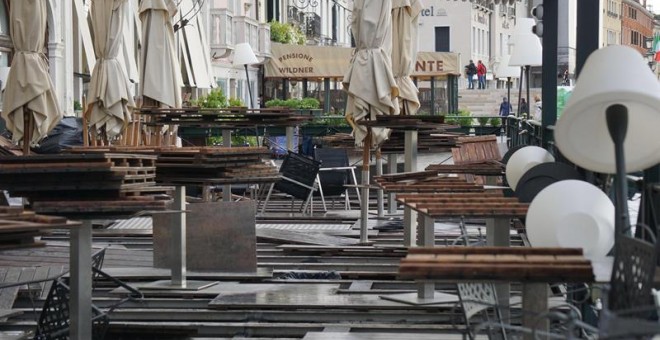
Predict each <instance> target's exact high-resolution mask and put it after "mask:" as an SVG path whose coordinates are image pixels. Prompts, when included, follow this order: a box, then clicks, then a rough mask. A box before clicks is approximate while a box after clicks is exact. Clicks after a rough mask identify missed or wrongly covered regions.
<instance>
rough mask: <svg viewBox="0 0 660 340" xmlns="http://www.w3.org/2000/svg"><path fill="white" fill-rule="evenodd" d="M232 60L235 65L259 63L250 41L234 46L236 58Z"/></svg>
mask: <svg viewBox="0 0 660 340" xmlns="http://www.w3.org/2000/svg"><path fill="white" fill-rule="evenodd" d="M232 62H233V64H234V65H251V64H258V63H259V60H258V59H257V56H256V55H254V51H252V47H251V46H250V44H249V43H240V44H236V46H234V59H233V61H232Z"/></svg>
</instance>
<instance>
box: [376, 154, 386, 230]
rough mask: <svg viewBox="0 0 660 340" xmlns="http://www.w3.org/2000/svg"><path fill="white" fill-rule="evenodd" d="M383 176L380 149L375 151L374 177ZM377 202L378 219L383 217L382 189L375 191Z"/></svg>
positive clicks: (383, 201)
mask: <svg viewBox="0 0 660 340" xmlns="http://www.w3.org/2000/svg"><path fill="white" fill-rule="evenodd" d="M382 175H383V158H382V155H381V152H380V147H378V148H377V149H376V176H382ZM376 194H377V197H378V199H377V201H378V217H384V216H385V207H384V206H385V197H384V195H383V189H377V191H376Z"/></svg>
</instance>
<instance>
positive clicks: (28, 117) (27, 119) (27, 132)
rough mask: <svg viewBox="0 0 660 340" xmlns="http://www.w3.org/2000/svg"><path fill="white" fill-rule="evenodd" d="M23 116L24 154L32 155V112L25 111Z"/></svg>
mask: <svg viewBox="0 0 660 340" xmlns="http://www.w3.org/2000/svg"><path fill="white" fill-rule="evenodd" d="M24 112H25V113H24V116H23V154H24V155H29V154H30V141H31V140H32V125H33V123H32V111H29V110H25V111H24Z"/></svg>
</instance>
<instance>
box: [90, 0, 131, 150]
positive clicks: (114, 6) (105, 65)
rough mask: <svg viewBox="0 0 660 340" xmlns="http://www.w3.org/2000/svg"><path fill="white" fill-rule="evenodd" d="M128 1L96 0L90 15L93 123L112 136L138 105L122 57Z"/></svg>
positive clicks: (124, 123)
mask: <svg viewBox="0 0 660 340" xmlns="http://www.w3.org/2000/svg"><path fill="white" fill-rule="evenodd" d="M129 11H130V2H129V1H128V0H93V1H92V3H91V9H90V15H91V19H92V20H91V22H92V29H93V31H94V52H95V54H96V65H95V66H94V71H93V72H92V78H91V80H90V82H89V94H88V98H89V103H88V109H89V110H90V112H89V122H88V124H89V126H90V127H91V128H92V129H94V130H96V131H99V130H101V131H105V133H106V136H107V137H108V138H111V137H114V136H116V135H118V134H120V133H122V131H123V129H124V127H125V125H126V124H127V123H128V122H130V121H131V113H132V109H133V108H134V107H135V103H134V102H133V96H132V95H131V91H130V86H131V85H130V83H129V81H128V79H127V77H126V74H125V73H124V68H123V67H122V66H121V63H120V61H119V60H118V56H119V53H120V52H121V49H122V40H123V38H122V31H121V30H122V28H123V27H125V26H126V23H127V20H129V18H130V12H129Z"/></svg>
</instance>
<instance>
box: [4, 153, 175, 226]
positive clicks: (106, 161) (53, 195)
mask: <svg viewBox="0 0 660 340" xmlns="http://www.w3.org/2000/svg"><path fill="white" fill-rule="evenodd" d="M155 165H156V156H152V155H144V154H121V153H88V154H57V155H31V156H15V157H0V189H5V190H7V191H9V192H10V193H11V194H12V195H13V196H20V197H27V198H28V199H29V201H30V203H31V204H32V208H33V209H34V210H35V211H37V212H40V213H57V214H62V215H66V216H71V215H72V214H87V213H90V214H91V213H94V212H102V213H110V212H117V213H120V212H121V213H129V212H130V213H132V212H136V211H140V210H150V209H164V208H165V207H166V206H167V204H168V202H169V201H170V197H169V196H168V194H170V193H171V191H172V190H173V188H171V187H159V186H156V166H155Z"/></svg>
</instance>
